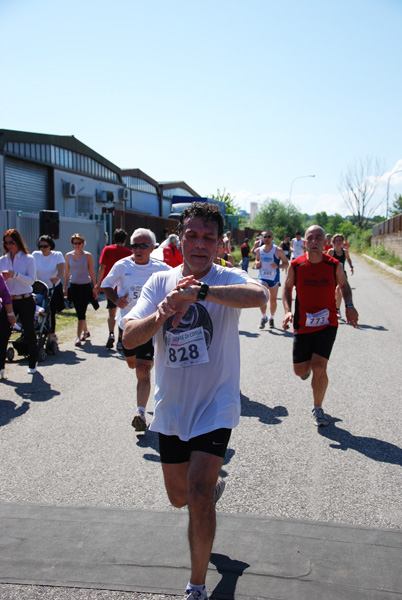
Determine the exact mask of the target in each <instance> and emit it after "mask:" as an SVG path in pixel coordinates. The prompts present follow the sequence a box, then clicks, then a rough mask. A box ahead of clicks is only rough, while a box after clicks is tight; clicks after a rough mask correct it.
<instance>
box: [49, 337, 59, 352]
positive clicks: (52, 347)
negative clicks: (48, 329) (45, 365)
mask: <svg viewBox="0 0 402 600" xmlns="http://www.w3.org/2000/svg"><path fill="white" fill-rule="evenodd" d="M58 351H59V347H58V345H57V342H55V341H54V340H52V341H51V342H48V343H47V345H46V352H47V353H48V354H57V353H58Z"/></svg>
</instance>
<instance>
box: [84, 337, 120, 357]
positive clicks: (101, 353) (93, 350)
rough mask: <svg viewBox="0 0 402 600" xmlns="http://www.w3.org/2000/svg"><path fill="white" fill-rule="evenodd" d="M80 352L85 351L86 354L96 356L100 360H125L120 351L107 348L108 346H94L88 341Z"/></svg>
mask: <svg viewBox="0 0 402 600" xmlns="http://www.w3.org/2000/svg"><path fill="white" fill-rule="evenodd" d="M80 351H83V353H85V354H96V356H98V357H99V358H111V357H115V358H123V359H124V356H123V354H122V353H120V352H119V351H118V350H115V349H112V350H109V348H106V346H101V345H99V344H92V342H91V341H90V340H86V342H84V344H83V345H82V346H81V348H80Z"/></svg>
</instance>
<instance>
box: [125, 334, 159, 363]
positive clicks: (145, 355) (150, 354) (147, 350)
mask: <svg viewBox="0 0 402 600" xmlns="http://www.w3.org/2000/svg"><path fill="white" fill-rule="evenodd" d="M123 354H124V356H135V357H136V358H141V359H142V360H153V358H154V345H153V343H152V338H151V339H150V340H149V342H147V343H146V344H142V346H137V347H136V348H132V349H131V350H127V348H125V347H124V345H123Z"/></svg>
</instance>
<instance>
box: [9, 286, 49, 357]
mask: <svg viewBox="0 0 402 600" xmlns="http://www.w3.org/2000/svg"><path fill="white" fill-rule="evenodd" d="M32 291H33V296H34V298H35V301H36V311H35V317H34V326H35V332H36V338H37V344H38V360H39V362H43V361H44V360H45V358H46V354H57V352H58V350H59V347H58V345H57V342H56V340H55V339H51V338H49V337H48V336H49V334H50V333H51V314H50V301H51V299H52V295H53V289H49V288H48V286H47V285H46V283H43V281H35V282H34V283H33V285H32ZM13 330H14V332H19V333H20V335H19V337H17V338H16V339H14V340H13V339H12V340H11V345H12V346H13V347H9V348H8V349H7V358H8V360H9V361H12V360H14V356H15V350H16V351H17V353H18V355H19V356H28V354H29V353H28V348H27V343H26V341H25V338H24V332H23V330H22V327H21V324H20V323H18V321H17V323H16V324H15V325H14V328H13Z"/></svg>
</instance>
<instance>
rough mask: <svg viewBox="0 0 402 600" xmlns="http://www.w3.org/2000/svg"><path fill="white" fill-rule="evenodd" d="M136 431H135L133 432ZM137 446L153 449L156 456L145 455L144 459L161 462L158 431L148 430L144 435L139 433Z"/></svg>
mask: <svg viewBox="0 0 402 600" xmlns="http://www.w3.org/2000/svg"><path fill="white" fill-rule="evenodd" d="M133 431H134V430H133ZM136 435H137V446H138V447H139V448H151V449H152V450H155V452H156V454H144V456H143V458H144V459H145V460H149V461H151V462H161V459H160V457H159V436H158V434H157V432H156V431H149V429H147V430H146V431H145V432H144V433H137V432H136Z"/></svg>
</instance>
